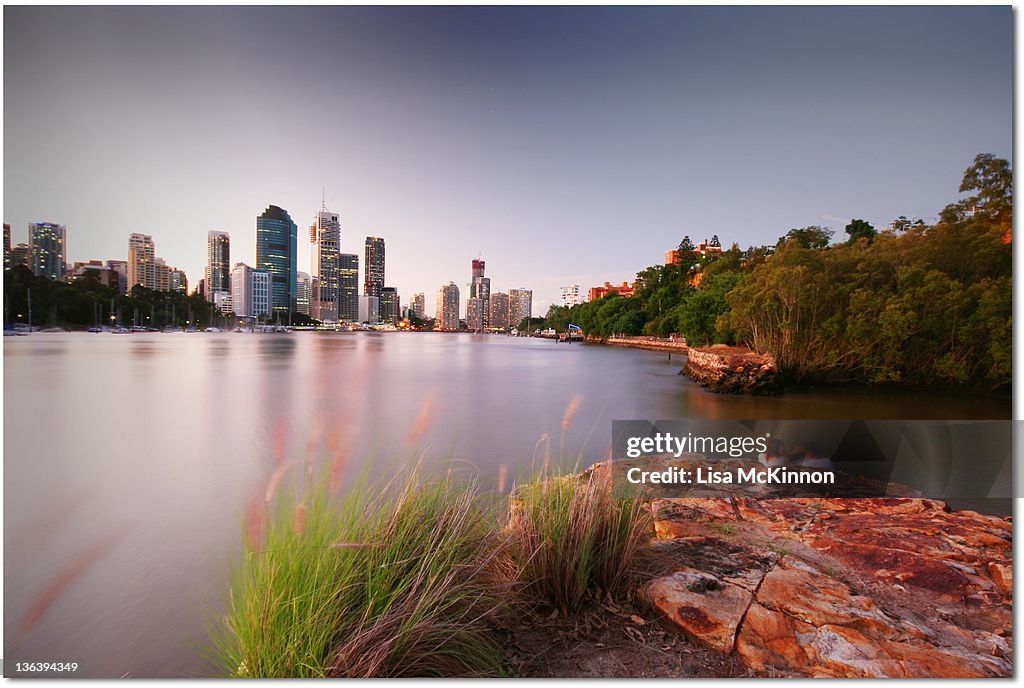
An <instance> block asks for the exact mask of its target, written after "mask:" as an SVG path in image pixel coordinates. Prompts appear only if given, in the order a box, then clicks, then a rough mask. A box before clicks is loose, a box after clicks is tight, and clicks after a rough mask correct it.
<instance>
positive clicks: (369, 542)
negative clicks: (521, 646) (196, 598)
mask: <svg viewBox="0 0 1024 688" xmlns="http://www.w3.org/2000/svg"><path fill="white" fill-rule="evenodd" d="M372 494H374V493H373V492H371V491H369V490H366V489H356V490H353V491H352V493H351V494H350V495H349V496H347V497H346V498H345V499H344V500H337V499H334V498H332V497H331V495H330V490H329V489H328V487H327V486H326V485H323V484H321V485H318V486H317V487H315V488H314V489H312V490H310V491H309V492H308V493H306V494H304V495H303V496H302V497H301V498H287V497H282V498H281V499H280V500H278V503H277V507H276V511H275V512H274V513H273V514H272V515H271V516H270V518H269V519H268V523H267V524H266V527H265V528H264V529H262V530H261V541H260V542H252V541H250V543H249V545H248V551H247V553H246V556H245V558H244V561H243V563H242V565H241V566H240V568H239V569H238V570H237V571H236V572H235V575H234V581H233V585H232V590H231V596H230V600H229V604H228V610H227V615H226V618H225V620H224V625H223V627H222V628H220V629H219V631H218V632H217V633H215V647H216V659H217V661H218V663H219V664H220V666H221V667H222V669H223V670H224V672H225V673H226V674H228V675H232V676H245V677H403V676H494V675H502V674H503V673H504V665H503V660H502V652H501V648H500V646H499V644H498V642H497V640H496V639H495V637H494V636H493V634H492V630H491V629H492V627H491V624H490V623H489V622H490V621H491V620H492V617H494V616H495V615H496V614H498V613H499V612H500V611H501V608H502V605H503V603H504V601H505V600H506V598H507V597H508V595H507V591H506V586H507V582H508V580H509V579H510V578H511V576H510V574H509V572H508V570H507V568H506V567H507V562H508V561H509V559H508V557H507V556H506V555H505V546H504V544H503V541H502V539H501V537H500V536H499V535H498V534H497V533H496V532H495V529H494V528H493V527H492V524H493V518H489V517H488V515H487V514H485V513H484V512H483V510H482V509H481V507H480V506H479V500H477V498H476V491H475V489H474V488H473V487H460V486H457V485H455V484H453V483H452V482H451V481H450V480H442V481H440V482H436V483H430V484H427V483H423V482H420V481H419V480H418V479H417V478H416V476H415V475H414V476H411V477H410V478H409V480H408V481H407V482H406V483H405V484H404V485H402V486H401V487H398V488H395V489H386V490H384V491H383V492H382V493H378V494H379V496H375V497H370V496H368V495H372Z"/></svg>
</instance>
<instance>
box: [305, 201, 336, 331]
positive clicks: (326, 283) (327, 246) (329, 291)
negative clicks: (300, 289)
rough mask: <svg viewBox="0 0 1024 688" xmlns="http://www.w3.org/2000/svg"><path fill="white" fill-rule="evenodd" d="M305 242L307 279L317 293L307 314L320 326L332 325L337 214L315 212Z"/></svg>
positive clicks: (323, 211) (334, 300)
mask: <svg viewBox="0 0 1024 688" xmlns="http://www.w3.org/2000/svg"><path fill="white" fill-rule="evenodd" d="M309 239H310V242H311V246H310V249H311V251H310V255H311V257H312V266H311V269H310V275H311V276H313V277H316V278H317V279H318V282H319V289H318V290H317V293H316V294H315V295H314V298H313V302H312V303H311V304H310V306H311V307H310V314H311V315H312V316H313V317H314V318H316V319H317V320H322V321H323V322H335V321H337V320H338V279H339V276H338V271H339V270H340V267H341V266H340V259H339V255H340V253H341V222H340V221H339V220H338V214H337V213H332V212H330V211H329V210H327V209H326V208H324V209H323V210H321V211H320V212H318V213H317V214H316V220H315V221H314V223H313V224H312V225H311V226H310V228H309Z"/></svg>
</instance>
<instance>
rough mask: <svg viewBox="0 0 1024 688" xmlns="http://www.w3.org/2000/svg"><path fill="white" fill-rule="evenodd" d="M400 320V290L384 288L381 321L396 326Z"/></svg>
mask: <svg viewBox="0 0 1024 688" xmlns="http://www.w3.org/2000/svg"><path fill="white" fill-rule="evenodd" d="M399 320H400V313H399V305H398V290H397V289H396V288H395V287H384V288H383V289H381V291H380V321H381V322H383V323H389V324H391V325H394V324H396V323H398V321H399Z"/></svg>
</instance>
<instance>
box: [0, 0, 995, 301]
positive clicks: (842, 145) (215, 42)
mask: <svg viewBox="0 0 1024 688" xmlns="http://www.w3.org/2000/svg"><path fill="white" fill-rule="evenodd" d="M1009 15H1010V9H1009V8H1006V7H966V8H965V7H920V8H914V7H863V8H843V7H830V8H812V7H804V8H755V7H744V8H727V7H721V8H701V7H683V8H669V7H665V8H614V7H606V8H555V7H551V8H543V7H521V8H501V7H493V8H358V7H334V8H331V7H322V8H272V7H266V8H240V7H239V8H217V7H190V8H186V7H182V8H160V7H151V8H128V7H124V8H119V7H106V8H89V7H71V8H42V7H7V8H5V15H4V16H5V20H6V21H5V27H6V29H5V84H6V89H5V102H6V110H7V112H6V116H5V135H6V136H5V138H6V140H7V142H8V144H7V146H6V150H5V160H4V165H5V178H6V180H7V183H6V184H5V190H4V192H5V199H4V205H5V212H4V218H3V220H4V222H6V223H10V224H11V225H12V227H13V230H12V232H13V236H12V243H13V244H19V243H25V242H27V240H28V237H27V227H28V224H29V222H34V221H44V222H53V223H59V224H62V225H64V226H66V228H67V233H68V236H69V240H68V244H67V246H68V252H67V254H66V255H65V260H66V262H67V264H68V265H70V264H72V263H73V262H76V261H85V260H90V259H101V260H104V259H119V260H124V259H126V258H127V256H126V255H125V252H124V245H125V240H126V237H127V236H128V235H129V234H131V233H133V232H139V233H143V234H146V235H150V236H152V237H153V238H154V240H155V241H156V243H157V244H159V247H160V250H159V253H160V255H161V256H162V257H164V258H165V259H166V261H167V262H168V264H172V265H176V266H178V267H180V268H181V269H183V270H184V271H185V272H186V274H187V275H188V276H189V281H190V283H191V284H192V285H194V284H195V283H197V282H198V281H199V279H200V277H201V276H202V275H203V272H204V267H205V245H204V243H203V238H204V237H205V236H206V235H207V233H208V232H209V231H211V230H221V231H225V232H228V233H229V234H230V235H231V243H232V247H231V248H232V250H231V255H232V263H234V262H236V260H238V261H244V262H246V263H253V264H254V263H255V262H256V260H255V259H256V246H255V243H256V242H255V236H254V233H253V232H252V229H251V228H252V218H253V216H255V215H257V214H259V213H260V212H261V210H262V209H264V208H266V207H267V205H268V204H273V205H277V206H280V207H281V208H284V209H286V210H287V211H288V213H289V214H290V216H291V217H292V218H295V219H297V220H299V221H300V222H308V220H306V218H310V217H313V215H314V213H315V212H316V210H317V209H319V208H320V207H321V206H322V205H324V204H326V206H327V207H330V208H332V209H334V210H336V211H337V212H338V213H339V215H341V217H342V218H343V219H344V222H345V227H346V229H345V237H343V239H342V246H341V251H343V252H346V253H353V254H362V253H363V251H362V250H361V248H360V246H361V244H362V240H363V238H364V237H366V236H381V237H385V238H386V240H387V243H388V259H387V270H388V275H389V277H388V278H387V283H386V286H393V287H395V288H396V289H397V291H398V293H399V294H412V293H419V292H424V293H425V294H427V298H428V299H430V297H431V296H433V295H434V294H436V293H437V292H436V289H437V285H441V284H446V283H447V282H448V281H450V280H455V281H456V282H457V283H459V284H464V283H465V282H464V277H463V275H464V274H465V268H464V267H463V266H464V265H465V263H466V262H467V261H468V260H469V259H470V258H472V257H474V256H477V255H482V256H483V257H485V258H486V257H490V258H491V259H492V265H491V266H489V276H490V277H491V278H492V280H493V283H494V285H495V288H496V290H497V289H500V290H501V291H506V290H508V289H509V288H510V287H511V286H512V285H515V284H527V285H530V286H531V287H532V288H533V291H534V294H535V296H536V303H535V307H534V312H535V313H539V314H543V312H544V311H545V310H546V309H547V306H548V305H549V304H551V303H555V302H557V301H558V299H559V288H560V287H562V286H565V285H567V284H580V285H581V287H583V288H586V287H587V286H592V285H599V284H602V283H604V282H606V281H607V282H611V283H615V284H617V283H620V282H622V281H624V280H626V281H632V280H633V278H634V275H635V273H636V272H637V271H638V270H641V269H643V268H645V267H647V266H648V265H655V264H658V263H659V262H661V256H662V255H663V254H664V252H665V251H666V250H667V249H670V248H672V247H673V246H674V245H676V244H677V243H678V241H679V239H680V238H681V237H682V236H683V235H684V234H688V235H690V236H691V237H692V238H693V239H694V240H701V239H703V238H705V237H710V236H711V235H712V234H718V235H719V236H720V237H722V240H723V242H724V243H725V244H726V245H729V244H731V243H732V242H733V241H735V242H737V243H739V244H740V245H741V246H742V247H746V246H747V245H751V244H753V245H759V244H764V243H774V240H775V239H776V238H777V237H779V236H781V235H782V234H784V233H785V232H786V231H787V230H788V229H789V228H791V227H800V226H806V225H811V224H822V225H827V226H831V227H832V228H833V229H835V230H836V231H837V235H840V236H841V234H842V227H843V225H845V223H846V222H848V221H849V220H850V219H852V218H854V217H862V218H865V219H868V220H869V221H871V222H873V223H875V224H876V225H884V224H885V223H887V222H888V221H891V220H892V219H893V218H895V217H897V216H899V215H906V216H909V217H915V216H916V217H923V218H925V219H926V220H927V219H930V218H934V216H935V215H936V214H937V212H938V211H939V209H940V208H941V207H942V206H943V205H944V204H945V203H946V202H948V199H949V197H950V195H951V194H952V193H955V190H956V188H957V187H958V185H959V178H960V175H961V173H962V170H963V169H964V167H965V166H966V165H967V164H969V162H970V161H971V160H972V159H973V157H974V155H975V154H977V153H979V152H991V153H994V154H995V155H997V156H999V157H1006V158H1009V157H1010V155H1011V152H1012V151H1011V149H1010V131H1011V128H1010V126H1009V123H1010V117H1011V112H1012V107H1011V105H1012V104H1011V95H1012V89H1011V88H1010V86H1011V84H1010V75H1011V63H1010V60H1008V59H1007V58H1006V55H1008V54H1009V48H1010V47H1011V44H1012V21H1011V17H1010V16H1009ZM72 26H73V27H74V30H73V31H72V30H71V27H72ZM470 29H472V30H470ZM55 34H59V35H60V36H61V40H60V41H56V42H53V41H46V43H47V45H48V49H47V50H46V51H44V52H40V51H38V50H34V49H33V48H32V46H34V45H38V44H39V42H40V41H43V40H45V39H46V37H47V36H51V35H55ZM278 38H280V39H283V40H284V41H285V42H287V41H288V40H292V39H296V40H301V41H302V42H303V43H309V44H314V45H318V46H319V47H318V51H317V53H316V55H313V54H309V55H308V56H307V55H306V54H305V53H302V52H301V51H300V52H298V53H294V54H288V55H284V54H283V53H273V52H270V51H262V50H260V48H259V46H261V45H265V44H269V43H271V42H275V43H276V42H277V41H276V40H275V39H278ZM111 45H117V46H118V48H117V50H111V49H110V46H111ZM382 45H399V46H400V48H399V49H396V50H391V49H388V50H386V51H385V50H383V49H382V48H381V46H382ZM947 45H955V46H957V50H946V48H945V46H947ZM367 65H372V67H371V66H367ZM325 85H326V86H328V87H329V88H326V89H325V88H324V86H325ZM314 92H315V93H316V94H317V95H318V98H319V99H320V102H319V104H318V107H317V108H305V109H304V108H302V107H300V106H301V104H302V102H304V101H305V100H308V97H309V95H310V94H311V93H314ZM267 94H273V98H276V99H277V102H278V103H279V104H280V106H281V107H279V108H277V109H274V108H269V109H265V108H255V107H253V105H254V104H255V103H257V102H260V101H261V100H262V99H263V98H267V97H270V96H268V95H267ZM335 94H338V95H335ZM195 101H199V102H202V103H203V107H200V108H196V107H192V106H188V107H186V106H185V105H184V103H186V102H188V103H192V102H195ZM751 124H756V125H757V126H749V125H751ZM250 170H251V171H250ZM324 186H326V193H324V191H323V187H324ZM140 218H144V219H141V220H140ZM306 244H307V242H305V241H302V242H299V246H298V255H297V263H298V265H299V266H301V268H302V269H308V266H310V258H311V256H310V250H309V246H308V245H306ZM442 247H443V249H442ZM453 247H454V250H453ZM425 256H427V257H429V258H430V259H429V260H424V259H423V258H424V257H425ZM494 258H500V260H493V259H494ZM435 307H436V304H431V303H429V301H428V303H427V304H426V310H427V312H432V311H433V310H434V309H435Z"/></svg>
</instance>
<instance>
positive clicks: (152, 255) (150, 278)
mask: <svg viewBox="0 0 1024 688" xmlns="http://www.w3.org/2000/svg"><path fill="white" fill-rule="evenodd" d="M156 283H157V276H156V245H155V244H154V243H153V237H151V236H149V235H148V234H139V233H138V232H133V233H132V234H131V235H130V236H129V237H128V284H127V286H126V290H127V291H128V292H131V290H132V288H133V287H134V286H135V285H136V284H141V285H142V286H144V287H145V288H146V289H154V290H155V289H156V287H157V284H156Z"/></svg>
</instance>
